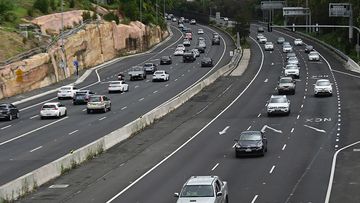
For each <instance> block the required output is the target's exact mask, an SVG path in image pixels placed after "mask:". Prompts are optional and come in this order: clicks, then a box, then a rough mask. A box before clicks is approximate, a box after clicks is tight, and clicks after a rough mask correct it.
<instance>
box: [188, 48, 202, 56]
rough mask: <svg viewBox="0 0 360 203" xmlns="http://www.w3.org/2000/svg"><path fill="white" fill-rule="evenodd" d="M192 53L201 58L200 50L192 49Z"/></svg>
mask: <svg viewBox="0 0 360 203" xmlns="http://www.w3.org/2000/svg"><path fill="white" fill-rule="evenodd" d="M190 51H192V52H193V53H194V54H195V56H196V57H199V56H200V52H199V50H198V49H191V50H190Z"/></svg>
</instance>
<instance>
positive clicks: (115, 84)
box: [110, 81, 120, 86]
mask: <svg viewBox="0 0 360 203" xmlns="http://www.w3.org/2000/svg"><path fill="white" fill-rule="evenodd" d="M119 85H120V82H116V81H115V82H111V83H110V86H119Z"/></svg>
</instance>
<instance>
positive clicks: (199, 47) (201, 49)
mask: <svg viewBox="0 0 360 203" xmlns="http://www.w3.org/2000/svg"><path fill="white" fill-rule="evenodd" d="M196 49H197V50H198V51H199V52H200V53H205V47H203V46H197V47H196Z"/></svg>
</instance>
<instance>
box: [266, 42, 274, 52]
mask: <svg viewBox="0 0 360 203" xmlns="http://www.w3.org/2000/svg"><path fill="white" fill-rule="evenodd" d="M264 47H265V51H272V50H274V44H273V43H272V42H266V43H265V45H264Z"/></svg>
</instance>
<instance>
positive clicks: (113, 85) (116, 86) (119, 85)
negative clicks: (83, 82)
mask: <svg viewBox="0 0 360 203" xmlns="http://www.w3.org/2000/svg"><path fill="white" fill-rule="evenodd" d="M108 91H109V93H112V92H127V91H129V85H128V84H126V82H125V81H123V80H119V81H110V83H109V87H108Z"/></svg>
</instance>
